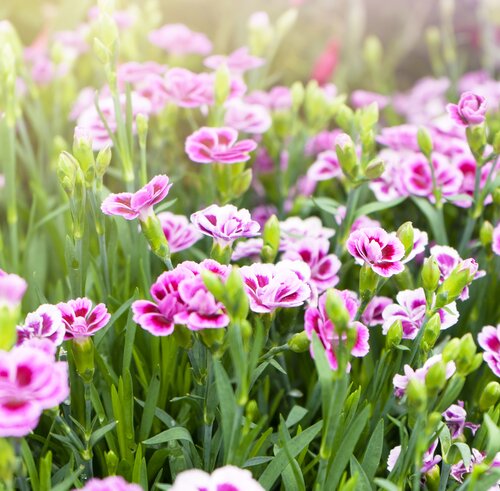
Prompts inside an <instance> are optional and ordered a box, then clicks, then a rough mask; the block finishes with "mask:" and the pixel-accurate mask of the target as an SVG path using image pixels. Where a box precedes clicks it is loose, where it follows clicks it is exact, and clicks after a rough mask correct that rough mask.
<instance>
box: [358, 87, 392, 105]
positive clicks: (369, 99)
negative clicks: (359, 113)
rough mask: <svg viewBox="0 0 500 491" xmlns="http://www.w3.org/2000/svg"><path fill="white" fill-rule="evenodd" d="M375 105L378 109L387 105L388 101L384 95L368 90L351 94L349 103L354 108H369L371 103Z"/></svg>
mask: <svg viewBox="0 0 500 491" xmlns="http://www.w3.org/2000/svg"><path fill="white" fill-rule="evenodd" d="M373 102H374V103H375V104H377V106H378V108H379V109H384V107H386V106H388V105H389V102H390V99H389V97H387V96H386V95H383V94H379V93H377V92H370V91H368V90H355V91H354V92H353V93H352V94H351V103H352V106H353V107H354V108H356V109H357V108H359V107H365V106H369V105H370V104H372V103H373Z"/></svg>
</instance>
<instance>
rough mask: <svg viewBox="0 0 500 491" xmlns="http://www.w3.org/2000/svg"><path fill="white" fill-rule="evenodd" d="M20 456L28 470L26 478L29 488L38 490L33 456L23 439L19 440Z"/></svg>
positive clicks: (38, 483) (38, 482) (38, 485)
mask: <svg viewBox="0 0 500 491" xmlns="http://www.w3.org/2000/svg"><path fill="white" fill-rule="evenodd" d="M21 455H22V457H23V461H24V464H25V465H26V468H27V469H28V476H29V478H30V481H31V487H32V488H33V489H39V488H40V481H39V478H38V470H37V468H36V465H35V460H34V459H33V454H32V453H31V449H30V447H29V445H28V442H27V441H26V439H25V438H23V439H22V440H21Z"/></svg>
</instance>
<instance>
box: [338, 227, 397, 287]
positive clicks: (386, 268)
mask: <svg viewBox="0 0 500 491" xmlns="http://www.w3.org/2000/svg"><path fill="white" fill-rule="evenodd" d="M346 246H347V250H348V251H349V254H351V256H353V257H354V259H355V260H356V262H357V263H358V264H363V263H367V264H368V265H369V266H370V267H371V268H372V269H373V271H375V273H377V274H379V275H380V276H384V277H386V278H389V277H390V276H392V275H394V274H398V273H401V272H402V271H403V269H404V266H403V263H402V262H401V260H402V259H403V256H404V254H405V249H404V246H403V244H402V243H401V241H400V240H399V239H398V238H397V237H395V236H393V235H391V234H389V233H387V232H386V231H385V230H384V229H382V228H378V227H376V228H375V227H374V228H363V229H361V230H357V231H355V232H352V233H351V234H350V236H349V238H348V239H347V243H346Z"/></svg>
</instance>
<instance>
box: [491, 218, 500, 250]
mask: <svg viewBox="0 0 500 491" xmlns="http://www.w3.org/2000/svg"><path fill="white" fill-rule="evenodd" d="M491 250H492V251H493V252H494V253H495V254H496V255H497V256H500V222H499V223H497V226H496V227H495V228H494V229H493V242H492V244H491Z"/></svg>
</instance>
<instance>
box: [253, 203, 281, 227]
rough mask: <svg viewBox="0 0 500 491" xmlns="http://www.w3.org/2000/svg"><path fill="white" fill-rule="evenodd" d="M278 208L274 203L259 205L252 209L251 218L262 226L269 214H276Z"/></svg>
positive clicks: (269, 216)
mask: <svg viewBox="0 0 500 491" xmlns="http://www.w3.org/2000/svg"><path fill="white" fill-rule="evenodd" d="M277 214H278V209H277V208H276V207H275V206H274V205H259V206H256V207H255V208H254V209H253V210H252V218H253V219H254V220H255V221H256V222H257V223H258V224H259V225H260V226H261V228H262V227H264V225H265V223H266V222H267V220H269V218H271V215H277Z"/></svg>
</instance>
